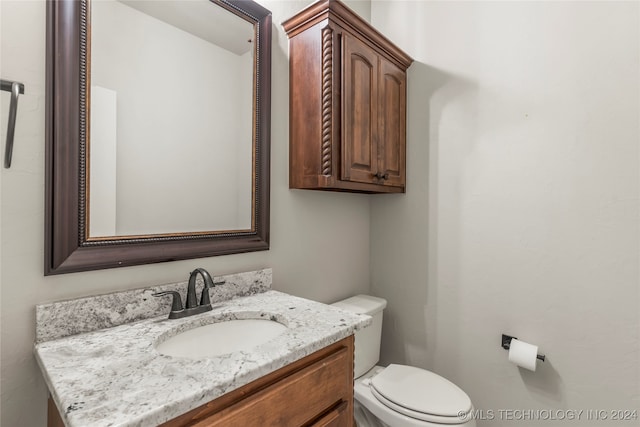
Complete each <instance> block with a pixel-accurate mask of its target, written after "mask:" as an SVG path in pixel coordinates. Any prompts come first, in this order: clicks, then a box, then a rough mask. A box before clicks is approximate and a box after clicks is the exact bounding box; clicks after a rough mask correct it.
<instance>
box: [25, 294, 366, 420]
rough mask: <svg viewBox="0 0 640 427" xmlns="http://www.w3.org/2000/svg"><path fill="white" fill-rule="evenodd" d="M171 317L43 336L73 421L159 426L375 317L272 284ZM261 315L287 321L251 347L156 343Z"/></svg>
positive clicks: (60, 400) (54, 386) (47, 374)
mask: <svg viewBox="0 0 640 427" xmlns="http://www.w3.org/2000/svg"><path fill="white" fill-rule="evenodd" d="M166 317H167V316H166V315H163V316H161V317H154V318H149V319H145V320H141V321H137V322H134V323H129V324H124V325H120V326H115V327H111V328H108V329H102V330H98V331H92V332H88V333H82V334H79V335H71V336H67V337H63V338H59V339H53V340H50V341H45V342H40V343H38V344H36V346H35V354H36V359H37V361H38V363H39V364H40V367H41V369H42V372H43V375H44V378H45V380H46V382H47V385H48V387H49V390H50V392H51V395H52V397H53V400H54V401H55V403H56V405H57V407H58V409H59V411H60V414H61V416H62V418H63V420H64V422H65V423H66V425H67V426H70V427H98V426H141V427H142V426H156V425H158V424H160V423H162V422H165V421H168V420H170V419H173V418H175V417H177V416H178V415H181V414H183V413H185V412H188V411H189V410H191V409H194V408H197V407H198V406H201V405H203V404H205V403H207V402H209V401H210V400H213V399H215V398H217V397H219V396H222V395H223V394H225V393H227V392H230V391H232V390H234V389H237V388H239V387H241V386H243V385H245V384H248V383H250V382H251V381H253V380H256V379H258V378H260V377H262V376H264V375H266V374H268V373H270V372H273V371H275V370H277V369H279V368H281V367H283V366H286V365H288V364H289V363H292V362H294V361H296V360H299V359H301V358H303V357H304V356H307V355H309V354H311V353H313V352H315V351H317V350H319V349H321V348H323V347H325V346H327V345H330V344H332V343H334V342H337V341H339V340H341V339H342V338H345V337H347V336H349V335H351V334H353V332H354V331H355V330H356V329H359V328H361V327H364V326H366V325H368V324H369V323H370V322H371V318H370V317H369V316H366V315H358V314H353V313H349V312H346V311H342V310H339V309H337V308H335V307H332V306H329V305H325V304H321V303H318V302H314V301H309V300H306V299H303V298H298V297H294V296H291V295H287V294H284V293H281V292H277V291H272V290H268V291H266V292H262V293H256V294H254V295H250V296H244V297H239V298H234V299H231V300H228V301H225V302H222V303H214V308H213V310H212V311H210V312H207V313H203V314H199V315H196V316H192V317H187V318H184V319H176V320H169V319H167V318H166ZM256 318H258V319H260V318H268V319H275V320H276V321H279V322H280V323H282V324H284V325H285V326H287V329H286V330H285V331H284V332H283V333H282V334H281V335H279V336H277V337H276V338H274V339H273V340H271V341H269V342H267V343H265V344H262V345H259V346H257V347H255V348H253V349H252V350H250V351H239V352H235V353H230V354H226V355H221V356H215V357H209V358H203V359H198V360H191V359H187V358H179V357H170V356H165V355H161V354H159V353H158V352H157V351H156V349H155V346H156V345H157V344H158V343H159V342H162V341H163V340H166V339H167V338H169V337H171V336H173V335H176V334H177V333H179V332H181V331H183V330H187V329H191V328H193V327H197V326H201V325H205V324H209V323H213V322H217V321H222V320H230V319H256Z"/></svg>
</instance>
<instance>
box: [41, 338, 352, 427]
mask: <svg viewBox="0 0 640 427" xmlns="http://www.w3.org/2000/svg"><path fill="white" fill-rule="evenodd" d="M353 348H354V347H353V336H350V337H348V338H345V339H343V340H341V341H338V342H337V343H335V344H332V345H330V346H328V347H325V348H323V349H321V350H319V351H316V352H315V353H312V354H311V355H309V356H307V357H305V358H303V359H300V360H298V361H297V362H294V363H291V364H289V365H287V366H285V367H283V368H281V369H279V370H277V371H275V372H272V373H271V374H268V375H266V376H264V377H262V378H259V379H257V380H255V381H253V382H251V383H249V384H247V385H245V386H243V387H240V388H239V389H237V390H234V391H232V392H229V393H227V394H225V395H223V396H221V397H219V398H217V399H215V400H212V401H211V402H209V403H207V404H205V405H202V406H200V407H198V408H196V409H193V410H192V411H189V412H187V413H186V414H183V415H181V416H179V417H177V418H174V419H173V420H171V421H167V422H166V423H164V424H162V427H186V426H189V427H222V426H226V427H228V426H243V427H254V426H255V427H269V426H272V427H289V426H290V427H299V426H314V427H352V426H353V425H354V423H353ZM48 425H49V427H57V426H62V425H63V424H62V421H61V420H60V416H59V414H58V412H57V410H56V409H55V404H53V402H52V401H51V399H50V401H49V423H48Z"/></svg>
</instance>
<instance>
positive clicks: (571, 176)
mask: <svg viewBox="0 0 640 427" xmlns="http://www.w3.org/2000/svg"><path fill="white" fill-rule="evenodd" d="M639 6H640V4H639V3H638V2H627V3H614V2H481V1H479V2H395V1H375V0H374V1H373V2H372V9H371V20H372V23H373V24H374V25H375V26H376V27H378V28H379V29H380V30H381V31H382V32H383V33H385V34H386V35H388V36H389V37H390V38H391V39H392V40H394V41H395V42H397V43H398V44H399V45H400V46H401V47H402V48H404V49H405V50H406V51H407V52H408V53H410V54H411V55H413V57H414V58H415V59H416V63H414V64H413V65H412V67H411V69H410V73H409V84H408V87H409V107H408V120H409V124H408V126H409V127H408V139H409V142H408V148H407V154H408V177H407V194H406V195H404V196H392V197H390V198H385V199H382V198H372V210H371V230H372V231H371V271H372V273H371V276H372V292H373V293H374V294H376V295H379V296H382V297H385V298H387V299H388V300H389V306H388V310H387V311H386V313H385V314H386V315H387V317H386V319H385V328H384V338H383V361H384V362H385V363H389V362H408V363H412V364H416V365H418V366H422V367H428V368H431V369H433V370H435V371H436V372H438V373H440V374H442V375H444V376H446V377H448V378H450V379H451V380H453V381H454V382H456V383H457V384H459V385H460V386H461V387H462V388H463V389H464V390H466V391H467V392H468V393H469V394H470V397H471V399H472V401H474V403H475V404H476V407H477V408H479V409H484V410H493V411H494V415H495V417H496V419H494V420H491V421H485V422H482V423H481V425H483V426H501V425H531V426H534V425H535V426H544V425H549V426H551V425H553V426H555V425H565V423H566V424H569V423H568V422H561V421H554V422H543V421H538V422H531V421H528V422H527V421H517V420H512V421H508V420H506V419H504V420H500V414H499V413H498V411H499V410H501V409H537V408H559V409H585V410H588V409H605V410H608V409H613V408H617V409H638V410H640V378H639V372H638V369H639V363H638V362H639V361H640V349H639V339H638V333H639V328H640V320H639V313H640V307H639V303H640V300H639V276H638V264H639V244H640V243H639V242H640V239H639V237H640V236H639V230H638V226H639V221H638V219H639V210H638V207H639V205H638V196H639V152H638V148H639V143H638V141H639V140H640V133H639V124H640V122H639V120H640V119H639V117H640V109H639V102H640V92H639V90H640V88H639V76H640V68H639V53H640V46H639V41H640V34H639V32H638V29H639V26H640V22H639V17H640V10H639ZM503 332H505V333H512V334H513V335H516V336H518V337H520V338H521V339H523V340H526V341H531V342H533V343H536V344H538V345H540V348H541V351H543V352H545V353H546V354H547V356H548V361H547V362H546V363H544V364H542V365H539V369H538V371H537V372H535V373H532V372H528V371H520V370H518V368H516V367H515V366H514V365H512V364H510V363H508V362H507V352H506V351H504V350H502V349H501V348H500V347H499V342H500V335H501V333H503ZM584 416H586V415H584ZM584 416H583V418H582V420H581V425H599V426H600V425H606V424H607V422H594V423H588V424H587V423H586V422H585V418H584ZM504 418H506V416H505V417H504ZM609 422H610V421H609ZM611 424H612V425H623V424H625V423H624V422H611ZM627 424H633V423H629V422H627Z"/></svg>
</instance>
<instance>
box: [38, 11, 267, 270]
mask: <svg viewBox="0 0 640 427" xmlns="http://www.w3.org/2000/svg"><path fill="white" fill-rule="evenodd" d="M113 1H114V2H115V3H117V5H116V6H117V7H118V8H123V7H132V4H133V3H135V2H136V0H117V1H116V0H113ZM202 1H204V2H205V3H206V5H205V7H211V8H217V9H220V10H224V12H225V13H228V14H230V15H231V16H233V17H234V18H233V19H236V18H241V20H244V21H245V23H248V24H249V31H250V33H251V34H250V37H249V39H248V40H247V37H246V36H245V35H242V37H244V40H243V42H244V43H245V46H246V43H247V42H248V44H249V48H248V49H245V51H246V52H245V53H240V54H238V55H244V58H245V59H246V60H242V61H244V62H247V61H248V62H247V63H249V64H250V65H249V67H250V68H249V73H248V74H247V76H248V77H247V81H249V80H250V83H248V86H247V87H248V89H246V90H245V89H242V90H243V93H246V94H247V96H246V99H247V102H246V105H247V109H246V110H247V114H246V119H242V120H241V123H243V124H244V125H245V127H246V128H245V129H244V130H243V131H242V132H245V133H244V135H246V136H247V138H242V144H244V145H243V147H244V148H243V149H242V150H243V153H244V154H243V155H242V156H240V155H239V154H229V155H230V156H235V157H237V158H241V159H242V160H241V161H242V163H243V164H245V165H246V170H247V171H250V172H247V174H246V175H243V177H242V178H238V180H241V181H243V183H244V184H243V185H244V187H243V188H245V189H246V190H245V191H244V193H241V194H242V196H237V199H241V202H238V207H237V208H234V209H236V210H237V211H238V212H243V213H242V214H241V215H240V214H239V215H240V216H242V218H243V219H242V221H240V222H238V223H237V225H234V224H236V223H234V222H233V221H231V222H229V221H227V222H224V221H222V220H219V219H216V220H215V221H213V222H210V223H205V224H204V225H201V224H199V225H197V226H195V227H194V226H192V225H193V220H192V219H191V217H190V216H189V215H188V214H191V213H193V212H194V211H195V212H204V213H205V215H204V216H205V217H208V216H211V217H213V216H214V214H215V213H216V212H219V211H222V210H224V209H225V208H226V207H227V206H229V205H231V204H232V202H228V201H227V199H224V198H223V196H222V194H221V191H218V190H226V189H227V188H228V186H229V185H230V184H229V182H230V181H232V180H233V179H234V178H232V177H230V176H229V175H230V172H229V170H234V166H233V165H231V166H229V167H230V168H231V169H227V171H226V172H223V173H218V174H217V175H216V174H215V172H216V171H218V169H220V168H222V167H224V165H228V164H230V162H231V160H229V159H224V158H222V159H217V156H214V157H216V160H218V163H215V162H214V161H213V160H214V158H213V157H209V156H210V154H209V153H204V152H201V151H200V150H199V149H193V148H190V147H186V146H185V144H186V142H187V141H188V140H191V139H193V138H192V137H188V136H184V137H178V138H176V137H175V136H174V137H173V138H174V139H169V140H168V142H165V143H161V142H160V141H158V140H155V139H153V138H151V139H152V143H153V148H152V149H149V148H142V149H138V151H140V152H141V156H140V161H141V162H142V161H143V160H144V159H147V158H148V159H151V160H152V161H151V163H149V164H153V165H158V164H159V165H160V167H159V168H158V170H159V172H157V175H152V174H151V172H150V171H149V166H148V164H136V165H135V167H134V168H133V170H132V168H131V166H130V164H129V166H128V167H129V169H127V171H128V172H127V173H129V174H130V175H132V176H134V180H133V181H129V183H126V184H125V187H126V189H127V190H131V187H132V186H133V184H132V182H133V183H135V182H136V181H144V182H145V183H146V184H145V185H147V187H140V188H141V189H139V190H137V192H133V197H132V198H129V199H123V200H124V202H123V201H122V200H121V195H120V193H117V194H118V195H117V197H118V199H117V200H116V198H115V197H116V196H114V198H112V199H106V202H101V204H95V203H94V201H92V198H94V197H95V195H96V194H97V193H99V187H100V186H99V185H97V184H95V183H94V181H95V179H96V178H95V176H92V175H91V173H92V172H94V173H97V172H96V171H97V170H98V169H99V167H98V165H97V164H96V163H95V162H96V160H95V156H98V154H96V153H101V152H102V151H100V149H98V145H97V142H96V141H97V140H98V139H99V138H101V137H102V136H104V135H106V134H113V135H115V136H114V137H113V138H111V139H112V140H116V141H117V144H121V142H120V140H121V139H122V140H123V141H124V140H126V141H127V146H126V148H122V149H121V148H120V147H118V149H117V151H118V152H120V151H122V152H125V153H127V151H126V150H127V149H129V147H130V142H129V140H132V139H138V140H144V139H150V138H129V139H128V140H127V139H126V138H125V137H122V135H121V128H125V127H126V126H125V124H126V123H125V122H127V121H129V122H131V121H138V122H145V119H143V118H141V117H139V116H138V113H136V114H131V113H129V111H131V110H128V109H127V108H129V107H127V106H121V100H122V103H123V102H124V100H125V98H126V96H125V95H126V93H124V91H123V90H122V89H118V90H120V92H117V90H114V89H111V92H113V93H116V92H117V102H113V103H112V108H113V111H112V113H113V114H112V115H113V117H116V116H117V117H118V121H117V125H116V124H113V123H116V121H115V120H114V121H113V123H112V128H111V129H110V128H108V127H107V132H103V130H104V127H101V128H100V129H101V130H100V131H99V132H98V133H95V134H94V133H92V119H93V122H95V123H93V127H94V128H98V122H100V121H103V120H102V119H101V118H100V119H98V118H96V117H102V116H94V115H95V114H98V113H97V111H105V110H104V108H103V107H101V106H100V105H98V104H95V103H94V101H95V99H98V98H99V97H98V89H101V88H97V87H96V86H92V84H93V83H94V82H93V81H94V80H95V81H98V76H99V73H98V72H97V71H96V70H95V68H93V69H92V65H94V66H95V64H92V62H91V59H92V58H98V56H97V53H98V52H97V51H96V49H97V48H96V47H95V46H93V45H92V43H91V37H92V36H94V35H97V33H96V34H92V33H93V31H94V30H95V29H93V28H92V22H93V21H92V19H91V13H92V12H93V11H92V3H91V2H90V1H89V0H48V2H47V72H46V124H45V126H46V154H45V155H46V168H45V180H46V181H45V197H46V199H45V268H44V274H45V275H52V274H62V273H71V272H78V271H86V270H97V269H105V268H114V267H124V266H132V265H139V264H148V263H157V262H166V261H174V260H181V259H189V258H201V257H209V256H217V255H226V254H234V253H242V252H251V251H260V250H268V249H269V191H270V182H269V179H270V125H271V113H270V110H271V13H270V12H269V11H268V10H267V9H265V8H263V7H262V6H260V5H259V4H257V3H255V2H253V1H251V0H202ZM144 3H147V4H149V3H150V2H149V1H146V2H144ZM158 3H163V6H166V5H167V4H168V3H169V2H167V1H163V2H158ZM173 3H179V2H173ZM182 3H183V4H189V3H194V4H195V2H190V1H183V2H182ZM134 6H135V5H134ZM200 7H202V5H201V6H200ZM136 13H138V12H136ZM170 14H171V15H175V13H170ZM190 14H191V16H192V17H194V19H195V17H196V16H200V17H201V15H202V14H201V13H198V12H190ZM145 19H146V18H145ZM155 19H156V17H153V18H152V20H155ZM199 20H200V21H203V20H202V19H199ZM225 20H226V18H225ZM150 21H151V20H149V22H150ZM117 22H121V21H120V20H118V21H117ZM154 22H155V21H154ZM203 22H205V25H207V24H208V22H209V21H206V20H204V21H203ZM210 23H211V25H212V26H216V22H210ZM172 25H173V26H177V27H178V28H179V30H180V31H182V30H183V29H182V28H180V25H179V24H176V23H172ZM172 31H178V30H175V28H174V29H173V30H172ZM139 32H141V33H144V32H142V31H139ZM183 32H184V31H183ZM118 33H119V34H121V33H122V28H120V29H118ZM144 34H145V38H146V39H148V40H157V39H156V38H155V37H150V36H149V34H148V33H144ZM189 37H191V36H189ZM238 37H240V36H238ZM238 37H235V38H236V39H237V38H238ZM198 43H200V42H198ZM138 49H140V48H138ZM148 50H149V49H140V50H138V52H139V53H140V54H142V53H145V54H146V52H148ZM160 50H161V51H162V54H163V55H164V56H165V57H168V60H169V61H171V63H176V61H178V60H177V59H176V60H173V59H172V58H171V57H170V56H169V55H171V49H168V48H167V47H166V45H164V44H163V45H162V49H160ZM183 50H184V49H181V48H178V49H176V50H175V51H176V52H182V51H183ZM109 55H111V53H109ZM200 56H202V55H200ZM200 56H198V57H200ZM109 59H111V58H109ZM164 59H165V60H166V59H167V58H164ZM96 62H97V61H96ZM103 62H104V61H103ZM106 62H109V61H106ZM210 62H212V63H213V64H214V65H213V66H214V67H216V68H220V67H222V66H221V65H218V64H219V63H218V62H217V60H216V61H210ZM188 65H189V64H188V63H184V62H180V63H179V66H178V67H175V68H177V69H181V68H187V66H188ZM162 68H165V67H162ZM144 73H146V74H144ZM144 73H143V74H142V75H143V76H145V78H144V79H140V80H145V81H146V80H149V79H147V78H146V76H149V77H151V76H152V75H155V74H156V73H155V71H153V70H152V71H145V72H144ZM194 74H199V75H210V74H211V72H209V71H207V70H206V69H202V68H196V70H195V73H194ZM227 74H229V73H227ZM231 74H234V73H233V72H231ZM249 75H250V76H249ZM164 79H165V80H164V82H165V83H163V84H162V86H155V89H154V90H156V91H166V92H170V91H176V90H180V89H181V87H185V86H188V84H189V83H190V82H191V81H192V79H191V78H186V79H184V80H182V81H166V80H167V78H164ZM215 83H216V84H218V83H219V86H220V87H224V88H229V87H231V89H230V92H231V94H233V93H234V89H233V86H231V85H232V84H231V83H230V82H229V81H226V80H224V79H222V78H219V77H217V78H216V81H215ZM103 85H106V84H103ZM101 90H102V89H101ZM107 92H108V90H107ZM185 92H189V93H197V94H198V96H199V97H200V98H199V100H198V102H201V101H202V100H204V101H202V102H206V101H207V100H209V99H213V98H215V97H217V95H216V93H209V91H208V87H207V88H204V87H203V88H202V89H201V90H185ZM92 94H93V95H94V96H93V97H92ZM227 96H233V95H227ZM92 98H95V99H92ZM140 98H144V97H141V96H137V97H135V99H137V100H139V99H140ZM249 98H250V101H251V102H250V105H251V109H250V111H248V105H249V102H248V100H249ZM160 99H162V98H160ZM229 99H231V98H229ZM152 102H153V103H155V104H158V101H157V100H154V101H152ZM180 102H181V103H180V105H179V110H178V111H188V107H189V106H190V105H191V101H189V102H187V103H185V102H183V101H180ZM194 102H195V101H194ZM198 105H200V104H198ZM228 105H229V104H228V102H227V104H222V108H221V111H222V113H220V114H223V113H224V110H230V109H231V108H230V107H229V108H225V106H226V107H228ZM234 108H235V107H234ZM141 110H146V108H142V109H141V108H138V110H136V111H138V112H139V111H141ZM193 115H194V114H191V112H188V114H185V116H188V117H191V116H193ZM218 115H219V114H218V113H217V112H216V113H211V112H207V111H205V112H204V115H203V117H206V118H207V119H206V120H201V121H209V120H212V121H213V120H214V119H215V117H217V116H218ZM132 117H133V118H135V120H131V118H132ZM154 120H155V121H153V122H152V123H151V125H149V124H148V123H147V125H146V127H144V129H152V130H153V129H155V128H157V127H159V126H160V125H161V124H163V123H164V122H173V121H174V120H173V117H171V119H170V120H162V118H157V119H154ZM121 124H122V126H121ZM232 125H235V123H230V122H229V119H222V121H221V122H220V123H214V124H213V126H214V129H215V130H214V131H212V132H197V133H196V134H197V135H205V136H207V137H209V136H211V135H214V134H216V135H217V134H221V135H224V138H223V139H225V140H226V142H227V144H228V145H234V144H235V145H240V141H236V140H235V139H234V136H233V135H236V134H231V133H229V132H227V131H228V130H229V128H231V126H232ZM181 126H183V128H178V129H177V130H176V129H174V130H172V131H171V132H173V131H177V132H178V135H182V133H181V129H184V130H186V127H184V126H186V125H181ZM116 128H117V132H116ZM189 128H191V126H189ZM109 129H110V130H109ZM94 132H97V131H95V129H94ZM171 132H164V131H163V132H160V133H171ZM225 132H226V133H225ZM136 135H140V134H136ZM238 135H240V133H238ZM245 139H246V141H245ZM205 140H206V139H205ZM206 141H208V140H206ZM229 142H231V143H232V144H229ZM92 144H93V145H92ZM160 147H165V149H166V150H169V151H166V152H164V154H163V155H164V157H166V158H168V159H171V158H174V159H179V158H180V156H183V157H184V155H185V154H186V157H185V159H186V160H184V161H178V160H176V161H175V164H170V163H169V164H166V163H162V162H160V161H157V160H156V159H159V158H160V157H161V156H160V155H159V154H158V153H159V151H158V150H160ZM114 150H115V149H114ZM171 150H175V151H171ZM131 157H132V156H131V155H130V154H126V159H130V158H131ZM121 163H122V164H125V163H126V162H125V161H122V162H120V160H118V164H117V168H122V169H123V170H124V168H125V166H122V165H121ZM179 165H182V166H179ZM216 165H220V166H216ZM180 167H182V169H180ZM117 168H114V170H116V169H117ZM172 169H178V170H179V171H180V170H182V172H178V175H177V176H178V177H179V179H184V176H185V173H187V171H189V170H198V171H205V172H207V173H209V172H210V173H209V174H208V175H204V176H205V178H200V179H198V185H199V187H198V186H196V185H195V182H193V185H192V182H191V181H184V180H183V181H181V182H180V183H179V184H175V182H176V180H177V179H178V178H167V177H166V176H165V175H167V174H166V173H165V172H168V171H170V170H172ZM117 170H118V171H119V170H120V169H117ZM114 173H115V172H114ZM225 173H226V175H225ZM117 176H118V177H117V179H116V178H113V180H114V182H118V183H119V182H120V181H123V179H121V174H120V173H119V172H118V174H117ZM92 180H93V181H92ZM203 183H204V186H203ZM174 184H175V185H174ZM113 187H114V188H115V187H116V186H115V184H114V185H113ZM169 187H176V188H175V189H174V190H175V192H176V194H178V195H179V198H176V199H175V200H168V201H165V200H162V202H163V203H164V204H157V205H156V204H153V203H155V201H150V200H148V198H147V196H148V194H149V193H152V192H153V191H156V192H158V193H159V194H169V193H170V191H169V190H170V188H169ZM191 187H197V190H194V191H195V192H194V194H189V193H188V192H186V190H187V189H190V188H191ZM118 188H119V187H118ZM152 190H153V191H152ZM114 191H115V190H114ZM176 197H178V196H176ZM232 197H233V196H232ZM127 200H133V201H134V202H136V201H137V202H139V203H140V204H139V205H135V207H133V208H132V207H131V206H130V204H129V203H131V202H127ZM202 200H206V201H207V203H209V204H199V203H198V202H199V201H202ZM114 205H118V206H121V205H122V206H129V210H130V211H135V212H136V213H137V214H140V213H141V212H142V213H143V214H144V215H142V216H141V219H138V221H139V222H138V225H137V226H134V227H129V228H126V227H125V228H123V229H122V230H121V229H118V228H117V227H115V226H113V227H112V228H108V227H107V228H106V229H107V230H110V231H104V230H105V228H96V227H94V225H95V224H96V223H98V222H100V221H101V219H100V215H97V213H99V214H101V216H103V217H108V218H110V215H116V214H115V213H112V212H111V211H109V212H107V211H106V210H105V208H104V207H105V206H107V207H108V208H107V210H109V209H110V207H113V206H114ZM242 206H244V207H242ZM170 208H175V211H170V212H168V213H167V209H170ZM105 212H106V213H105ZM114 212H115V209H114ZM119 214H120V213H119V212H118V215H119ZM162 216H165V217H168V218H169V219H171V220H176V222H175V223H172V224H171V225H169V226H167V227H166V228H164V226H159V228H153V227H152V228H145V227H146V226H147V225H148V224H149V223H150V222H152V221H153V220H155V219H157V218H159V217H162ZM180 219H182V222H180ZM110 221H111V223H112V224H115V223H117V224H120V223H126V222H127V221H125V220H121V219H120V218H119V217H118V219H117V220H116V219H114V218H112V219H111V220H110ZM136 227H139V228H136ZM96 230H98V231H96Z"/></svg>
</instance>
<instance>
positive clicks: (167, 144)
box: [86, 0, 256, 241]
mask: <svg viewBox="0 0 640 427" xmlns="http://www.w3.org/2000/svg"><path fill="white" fill-rule="evenodd" d="M90 5H91V6H90V37H89V40H90V50H89V55H88V59H89V60H88V64H89V70H90V73H89V78H88V84H87V90H88V95H87V99H88V105H89V109H88V110H89V116H90V117H89V125H88V127H87V128H88V129H87V130H88V138H87V144H86V147H87V157H86V159H87V163H88V164H87V165H86V171H87V179H86V183H87V185H86V195H87V197H86V198H87V200H88V205H87V208H86V215H87V219H86V224H87V227H86V230H87V234H88V235H87V240H89V241H91V240H104V239H113V238H114V237H130V236H143V235H144V236H147V235H174V234H181V233H189V234H193V233H199V232H202V233H211V232H218V231H224V232H230V231H232V232H233V231H247V230H253V229H254V226H255V224H254V221H253V218H254V215H253V212H254V211H253V209H254V208H255V207H254V206H253V200H254V199H255V197H254V191H255V189H254V188H253V187H254V184H253V183H254V179H253V177H254V174H255V172H256V171H255V167H254V156H253V153H254V149H255V147H254V141H255V138H254V128H255V127H254V125H255V123H254V115H253V106H254V87H255V82H254V57H255V29H254V24H253V23H250V22H248V21H246V20H245V19H243V18H241V17H239V16H237V15H236V14H234V13H232V12H230V11H229V10H227V9H225V8H223V7H221V6H220V5H218V4H215V3H212V2H211V1H209V0H189V1H184V0H182V1H180V0H175V1H172V0H162V1H149V0H133V1H132V0H100V1H94V2H91V3H90Z"/></svg>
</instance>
